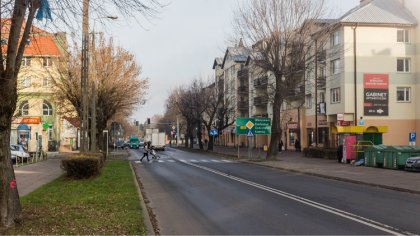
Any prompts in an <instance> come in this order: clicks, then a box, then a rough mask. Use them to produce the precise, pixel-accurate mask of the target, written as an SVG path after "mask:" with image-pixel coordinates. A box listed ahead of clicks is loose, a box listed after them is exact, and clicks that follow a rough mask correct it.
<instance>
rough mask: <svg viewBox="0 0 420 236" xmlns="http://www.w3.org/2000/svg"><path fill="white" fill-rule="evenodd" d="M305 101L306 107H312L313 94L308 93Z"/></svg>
mask: <svg viewBox="0 0 420 236" xmlns="http://www.w3.org/2000/svg"><path fill="white" fill-rule="evenodd" d="M305 100H306V101H305V103H306V108H311V107H312V94H308V95H306V99H305Z"/></svg>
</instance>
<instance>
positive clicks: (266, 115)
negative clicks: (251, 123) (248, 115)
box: [254, 113, 268, 118]
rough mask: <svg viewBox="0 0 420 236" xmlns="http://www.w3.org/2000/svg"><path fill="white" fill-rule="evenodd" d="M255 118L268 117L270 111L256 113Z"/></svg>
mask: <svg viewBox="0 0 420 236" xmlns="http://www.w3.org/2000/svg"><path fill="white" fill-rule="evenodd" d="M254 117H255V118H268V113H263V114H257V115H254Z"/></svg>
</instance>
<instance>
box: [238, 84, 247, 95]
mask: <svg viewBox="0 0 420 236" xmlns="http://www.w3.org/2000/svg"><path fill="white" fill-rule="evenodd" d="M248 92H249V86H248V85H241V86H239V87H238V93H240V94H248Z"/></svg>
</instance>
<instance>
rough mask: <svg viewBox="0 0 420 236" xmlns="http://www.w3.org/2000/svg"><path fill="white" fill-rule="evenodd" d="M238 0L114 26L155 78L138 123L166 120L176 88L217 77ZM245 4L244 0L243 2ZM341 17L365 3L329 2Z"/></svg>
mask: <svg viewBox="0 0 420 236" xmlns="http://www.w3.org/2000/svg"><path fill="white" fill-rule="evenodd" d="M237 1H238V0H172V1H171V3H170V4H169V5H168V6H167V7H165V8H164V9H163V10H162V12H161V13H160V14H159V17H158V18H157V19H154V20H153V24H145V27H146V28H147V29H145V28H142V27H140V26H139V25H138V24H136V23H133V22H131V23H123V22H121V21H122V20H117V21H120V22H115V23H114V22H111V23H110V25H108V27H110V30H109V32H112V33H111V34H112V36H113V37H114V39H115V42H116V43H117V44H118V45H119V46H121V47H123V48H125V49H126V50H128V51H130V52H131V53H133V54H134V55H135V57H136V59H137V61H138V62H139V63H140V64H141V66H142V68H143V72H142V75H141V77H142V78H146V77H148V78H150V89H149V92H148V95H147V98H148V101H147V103H146V104H145V105H144V106H141V107H139V108H138V110H137V111H135V112H134V115H133V116H132V118H133V119H136V120H139V121H140V122H144V121H145V120H146V119H147V118H148V117H152V116H153V115H155V114H163V113H164V111H165V109H164V106H165V100H166V98H167V96H168V94H169V91H170V90H171V89H172V88H175V87H177V86H178V85H181V84H188V82H189V81H192V80H193V79H194V78H196V77H199V76H201V77H204V78H206V77H207V76H210V75H213V70H212V65H213V64H212V63H213V60H214V58H216V57H222V56H223V55H224V51H225V50H226V47H228V46H231V45H228V40H227V39H228V38H229V37H230V35H231V34H232V33H231V32H232V16H233V12H234V9H235V7H236V6H237V4H238V3H237ZM239 1H240V0H239ZM327 2H328V3H327V5H328V7H329V8H331V9H334V10H333V14H334V16H335V17H337V16H340V15H341V14H343V13H345V12H346V11H348V10H350V9H351V8H353V7H355V6H357V4H359V2H360V0H327Z"/></svg>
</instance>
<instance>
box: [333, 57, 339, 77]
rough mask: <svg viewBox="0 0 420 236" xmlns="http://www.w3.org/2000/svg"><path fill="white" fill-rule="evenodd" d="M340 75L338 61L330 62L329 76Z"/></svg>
mask: <svg viewBox="0 0 420 236" xmlns="http://www.w3.org/2000/svg"><path fill="white" fill-rule="evenodd" d="M339 73H340V59H335V60H332V61H331V74H333V75H336V74H339Z"/></svg>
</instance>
